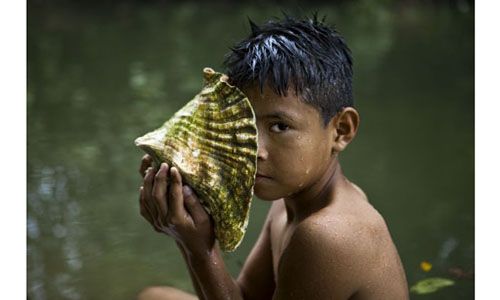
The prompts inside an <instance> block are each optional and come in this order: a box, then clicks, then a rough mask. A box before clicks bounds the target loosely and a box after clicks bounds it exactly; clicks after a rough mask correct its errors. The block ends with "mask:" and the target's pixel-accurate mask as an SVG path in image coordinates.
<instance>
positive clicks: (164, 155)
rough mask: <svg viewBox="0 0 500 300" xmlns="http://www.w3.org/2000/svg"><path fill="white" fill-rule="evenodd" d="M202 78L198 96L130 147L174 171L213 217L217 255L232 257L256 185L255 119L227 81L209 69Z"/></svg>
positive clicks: (241, 96) (242, 233)
mask: <svg viewBox="0 0 500 300" xmlns="http://www.w3.org/2000/svg"><path fill="white" fill-rule="evenodd" d="M203 75H204V86H203V88H202V90H201V92H200V93H199V94H197V95H196V96H195V97H194V98H193V99H192V100H191V101H190V102H188V103H187V104H186V105H185V106H184V107H183V108H181V109H180V110H179V111H178V112H177V113H175V115H174V116H173V117H172V118H171V119H170V120H168V121H167V122H166V123H165V124H163V126H162V127H160V128H158V129H157V130H155V131H152V132H150V133H147V134H146V135H144V136H142V137H139V138H137V139H136V140H135V144H136V145H137V146H139V147H140V148H141V149H143V150H144V151H145V152H147V153H148V154H150V155H151V156H152V157H153V158H154V160H155V162H156V163H157V164H160V163H161V162H167V163H168V164H169V165H170V166H175V167H177V168H178V169H179V171H180V173H181V175H182V178H183V180H184V182H185V183H187V184H188V185H189V186H191V187H192V188H193V189H194V190H195V191H196V193H197V195H198V197H199V199H200V200H201V203H202V204H203V206H204V207H205V208H206V210H207V211H208V213H209V214H210V215H211V216H212V218H213V220H214V229H215V236H216V238H217V240H218V241H219V245H220V247H221V249H222V250H223V251H233V250H234V249H236V247H238V245H239V244H240V242H241V240H242V239H243V236H244V234H245V230H246V226H247V223H248V214H249V210H250V204H251V200H252V195H253V186H254V183H255V173H256V166H257V127H256V124H255V114H254V112H253V109H252V106H251V105H250V102H249V101H248V98H247V97H246V96H245V95H244V94H243V93H242V92H241V91H240V90H239V89H238V88H237V87H235V86H231V85H230V84H229V83H227V79H228V78H227V76H226V75H224V74H221V73H217V72H214V70H212V69H210V68H205V69H203Z"/></svg>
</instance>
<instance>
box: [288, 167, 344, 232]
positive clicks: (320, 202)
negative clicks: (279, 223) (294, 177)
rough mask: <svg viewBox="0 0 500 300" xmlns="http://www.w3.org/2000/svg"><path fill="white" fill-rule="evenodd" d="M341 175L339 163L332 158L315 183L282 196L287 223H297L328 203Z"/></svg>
mask: <svg viewBox="0 0 500 300" xmlns="http://www.w3.org/2000/svg"><path fill="white" fill-rule="evenodd" d="M342 177H343V173H342V169H341V168H340V164H339V162H338V160H337V159H334V160H333V161H332V162H331V163H330V164H328V168H327V170H326V171H325V172H324V173H323V176H322V177H321V178H320V180H318V181H317V182H316V183H315V184H313V185H311V186H310V187H308V188H307V189H304V190H302V191H301V192H300V193H297V194H294V195H292V196H290V197H286V198H284V202H285V208H286V213H287V219H288V223H298V222H300V221H302V220H304V219H305V218H307V217H308V216H310V215H311V214H313V213H314V212H316V211H318V210H320V209H322V208H323V207H325V206H327V205H328V204H330V202H331V201H332V197H330V196H329V195H331V194H332V192H333V190H334V187H335V186H336V185H337V183H338V182H339V180H340V179H341V178H342Z"/></svg>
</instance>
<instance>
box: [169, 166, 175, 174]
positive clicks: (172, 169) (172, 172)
mask: <svg viewBox="0 0 500 300" xmlns="http://www.w3.org/2000/svg"><path fill="white" fill-rule="evenodd" d="M174 169H175V167H171V168H170V174H171V175H174V173H175V170H174Z"/></svg>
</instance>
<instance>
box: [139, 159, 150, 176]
mask: <svg viewBox="0 0 500 300" xmlns="http://www.w3.org/2000/svg"><path fill="white" fill-rule="evenodd" d="M152 163H153V158H152V157H151V156H150V155H148V154H146V155H144V156H143V157H142V160H141V166H140V167H139V173H140V174H141V176H142V177H144V176H145V172H146V170H147V169H148V168H149V167H151V164H152Z"/></svg>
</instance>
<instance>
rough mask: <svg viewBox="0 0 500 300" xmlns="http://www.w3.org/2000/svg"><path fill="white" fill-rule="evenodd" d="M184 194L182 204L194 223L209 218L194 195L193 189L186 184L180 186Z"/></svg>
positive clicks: (200, 222)
mask: <svg viewBox="0 0 500 300" xmlns="http://www.w3.org/2000/svg"><path fill="white" fill-rule="evenodd" d="M182 194H183V196H184V206H185V207H186V210H187V211H188V212H189V214H190V215H191V217H192V218H193V221H194V223H195V225H199V224H202V223H204V222H206V221H208V220H209V217H208V214H207V212H206V211H205V209H204V208H203V206H202V205H201V203H200V200H199V199H198V197H197V196H196V195H195V193H194V191H193V190H192V189H191V188H190V187H189V186H187V185H185V186H183V187H182Z"/></svg>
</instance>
